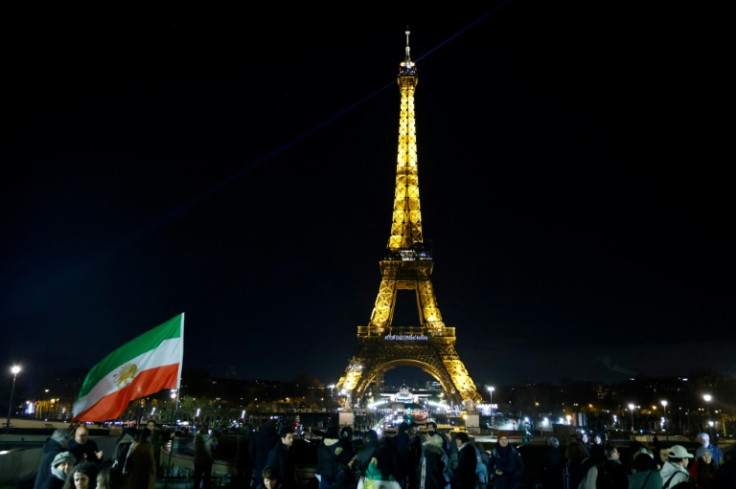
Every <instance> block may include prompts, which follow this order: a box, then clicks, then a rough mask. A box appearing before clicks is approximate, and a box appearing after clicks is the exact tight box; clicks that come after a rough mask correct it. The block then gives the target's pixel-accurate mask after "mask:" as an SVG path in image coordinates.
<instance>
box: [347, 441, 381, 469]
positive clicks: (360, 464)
mask: <svg viewBox="0 0 736 489" xmlns="http://www.w3.org/2000/svg"><path fill="white" fill-rule="evenodd" d="M378 443H379V442H378V433H377V432H376V431H375V430H368V431H366V433H365V444H364V445H363V448H361V449H360V450H359V451H358V453H357V454H356V455H355V462H354V463H353V468H354V469H355V470H356V471H357V472H358V474H360V475H361V476H364V475H365V471H366V470H367V469H368V464H370V463H371V458H373V455H374V454H375V453H376V450H378Z"/></svg>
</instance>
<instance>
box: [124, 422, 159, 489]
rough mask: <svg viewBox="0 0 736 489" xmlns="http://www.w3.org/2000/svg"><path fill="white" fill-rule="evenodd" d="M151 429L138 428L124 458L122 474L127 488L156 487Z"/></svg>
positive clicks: (145, 488) (146, 488) (148, 488)
mask: <svg viewBox="0 0 736 489" xmlns="http://www.w3.org/2000/svg"><path fill="white" fill-rule="evenodd" d="M150 440H151V431H150V430H149V429H148V428H145V429H142V430H140V431H139V432H138V433H137V435H136V437H135V441H134V442H133V444H132V445H131V446H130V452H129V453H128V457H127V458H126V460H125V467H124V468H123V474H124V477H125V486H126V487H127V488H128V489H156V457H155V456H154V454H153V443H151V441H150Z"/></svg>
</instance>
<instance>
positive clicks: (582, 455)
mask: <svg viewBox="0 0 736 489" xmlns="http://www.w3.org/2000/svg"><path fill="white" fill-rule="evenodd" d="M589 456H590V453H588V450H586V448H585V445H583V444H582V443H581V442H580V440H577V439H573V438H570V442H569V443H568V444H567V448H566V449H565V477H566V481H567V487H568V488H569V489H577V487H578V485H579V484H580V481H581V480H583V476H585V472H584V469H583V461H584V460H585V459H587V458H588V457H589Z"/></svg>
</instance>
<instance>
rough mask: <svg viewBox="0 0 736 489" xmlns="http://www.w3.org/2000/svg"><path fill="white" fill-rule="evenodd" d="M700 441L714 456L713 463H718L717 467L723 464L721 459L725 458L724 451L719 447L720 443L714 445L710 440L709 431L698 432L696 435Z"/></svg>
mask: <svg viewBox="0 0 736 489" xmlns="http://www.w3.org/2000/svg"><path fill="white" fill-rule="evenodd" d="M695 438H696V439H697V440H698V442H699V443H700V444H701V445H702V446H704V447H705V448H707V449H708V451H709V452H710V454H711V456H712V457H713V463H714V464H715V465H716V468H718V466H720V465H721V461H722V460H723V451H722V450H721V449H720V447H718V445H713V444H712V443H711V442H710V435H709V434H708V433H698V436H696V437H695Z"/></svg>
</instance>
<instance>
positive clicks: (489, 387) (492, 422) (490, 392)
mask: <svg viewBox="0 0 736 489" xmlns="http://www.w3.org/2000/svg"><path fill="white" fill-rule="evenodd" d="M487 389H488V393H489V394H490V395H491V427H493V425H494V419H493V391H495V390H496V388H495V387H493V386H492V385H490V386H488V387H487Z"/></svg>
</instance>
